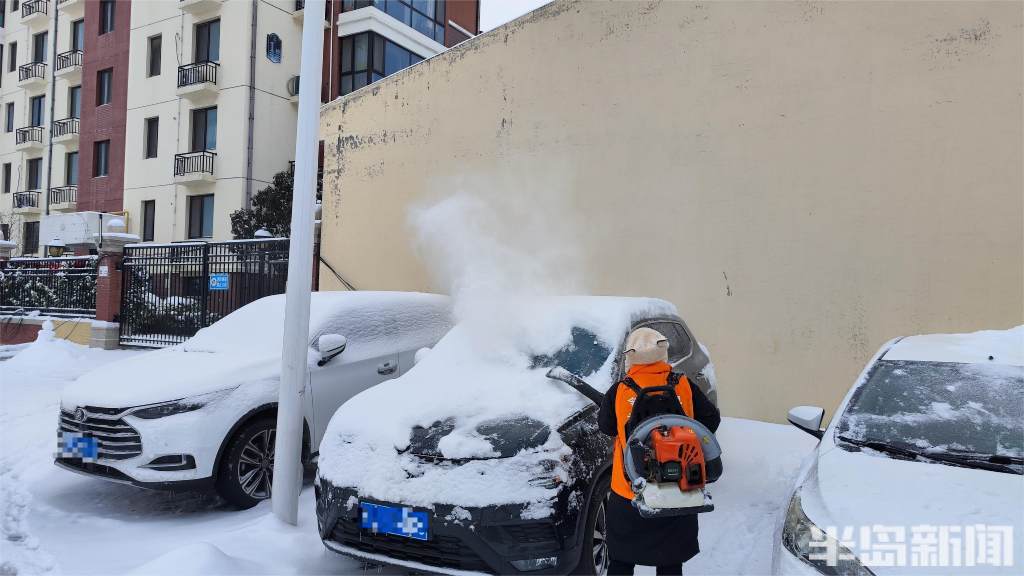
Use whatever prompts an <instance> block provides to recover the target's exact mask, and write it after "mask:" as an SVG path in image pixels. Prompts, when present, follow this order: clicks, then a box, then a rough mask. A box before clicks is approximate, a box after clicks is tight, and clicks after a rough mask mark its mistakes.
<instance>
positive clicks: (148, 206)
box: [142, 200, 156, 242]
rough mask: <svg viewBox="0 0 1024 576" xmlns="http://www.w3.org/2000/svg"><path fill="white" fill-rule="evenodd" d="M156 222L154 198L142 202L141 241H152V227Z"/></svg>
mask: <svg viewBox="0 0 1024 576" xmlns="http://www.w3.org/2000/svg"><path fill="white" fill-rule="evenodd" d="M155 223H156V200H143V202H142V241H143V242H152V241H153V237H154V235H153V228H154V227H155V226H154V225H155Z"/></svg>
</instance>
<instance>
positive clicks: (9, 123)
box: [4, 102, 14, 132]
mask: <svg viewBox="0 0 1024 576" xmlns="http://www.w3.org/2000/svg"><path fill="white" fill-rule="evenodd" d="M4 132H14V102H8V103H7V106H6V107H5V110H4Z"/></svg>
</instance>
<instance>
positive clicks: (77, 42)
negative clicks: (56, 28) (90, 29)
mask: <svg viewBox="0 0 1024 576" xmlns="http://www.w3.org/2000/svg"><path fill="white" fill-rule="evenodd" d="M71 49H72V50H85V20H75V21H74V22H72V23H71Z"/></svg>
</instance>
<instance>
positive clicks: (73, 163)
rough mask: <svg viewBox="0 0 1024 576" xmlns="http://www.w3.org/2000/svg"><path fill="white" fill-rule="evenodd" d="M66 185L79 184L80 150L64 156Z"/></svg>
mask: <svg viewBox="0 0 1024 576" xmlns="http://www.w3.org/2000/svg"><path fill="white" fill-rule="evenodd" d="M64 185H65V186H78V151H77V150H76V151H74V152H68V153H67V154H66V155H65V156H64Z"/></svg>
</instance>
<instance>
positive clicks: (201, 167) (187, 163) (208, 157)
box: [174, 150, 217, 176]
mask: <svg viewBox="0 0 1024 576" xmlns="http://www.w3.org/2000/svg"><path fill="white" fill-rule="evenodd" d="M215 158H217V153H216V152H210V151H209V150H201V151H199V152H184V153H182V154H175V155H174V175H175V176H184V175H185V174H195V173H199V172H206V173H208V174H213V161H214V159H215Z"/></svg>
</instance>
